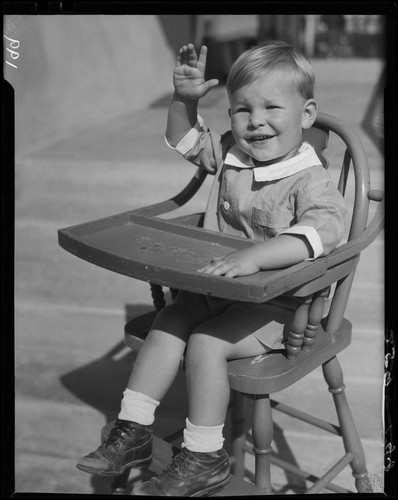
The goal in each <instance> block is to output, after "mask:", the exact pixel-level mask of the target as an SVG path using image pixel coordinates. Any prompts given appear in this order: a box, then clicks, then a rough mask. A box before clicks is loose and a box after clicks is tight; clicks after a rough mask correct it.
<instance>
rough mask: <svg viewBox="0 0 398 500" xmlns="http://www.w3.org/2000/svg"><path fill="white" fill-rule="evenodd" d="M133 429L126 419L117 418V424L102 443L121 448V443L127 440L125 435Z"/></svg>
mask: <svg viewBox="0 0 398 500" xmlns="http://www.w3.org/2000/svg"><path fill="white" fill-rule="evenodd" d="M129 431H131V427H130V422H128V421H126V420H117V421H116V424H115V426H114V427H113V428H112V429H111V431H110V433H109V436H108V437H107V439H106V440H105V441H104V442H103V443H102V444H103V445H105V446H113V447H115V448H119V446H120V444H121V443H124V442H125V441H126V438H125V436H126V435H127V434H128V432H129Z"/></svg>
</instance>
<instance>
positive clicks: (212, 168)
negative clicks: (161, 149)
mask: <svg viewBox="0 0 398 500" xmlns="http://www.w3.org/2000/svg"><path fill="white" fill-rule="evenodd" d="M165 141H166V144H167V146H168V147H170V148H171V149H174V150H175V151H177V152H178V153H179V154H181V155H182V156H183V157H184V158H185V159H186V160H188V161H189V162H191V163H193V164H194V165H196V166H198V167H200V168H203V169H204V170H206V171H207V172H209V173H211V174H214V173H216V172H217V170H219V169H220V168H221V167H222V165H223V163H224V157H225V154H226V151H227V150H228V149H229V148H230V147H231V146H232V144H233V143H234V140H233V137H232V133H231V132H229V131H228V132H226V133H225V134H222V135H221V134H219V133H218V132H215V131H214V130H211V129H209V128H208V127H207V125H206V124H205V123H204V121H203V119H202V117H201V116H200V115H198V118H197V122H196V124H195V126H194V127H193V128H192V129H191V130H190V131H189V132H188V133H187V134H186V135H185V136H184V137H183V138H182V139H181V140H180V142H179V143H178V144H177V145H176V146H175V147H173V146H171V145H170V143H169V142H168V141H167V138H166V137H165Z"/></svg>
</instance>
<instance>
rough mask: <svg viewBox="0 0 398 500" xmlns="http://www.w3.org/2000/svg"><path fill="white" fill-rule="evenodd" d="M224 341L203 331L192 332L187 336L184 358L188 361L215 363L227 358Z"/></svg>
mask: <svg viewBox="0 0 398 500" xmlns="http://www.w3.org/2000/svg"><path fill="white" fill-rule="evenodd" d="M227 357H228V353H227V350H226V348H225V342H223V341H221V340H220V339H218V338H217V337H214V336H212V335H208V334H204V333H193V334H192V335H191V336H190V337H189V341H188V345H187V353H186V359H187V364H189V363H195V364H196V363H202V364H206V363H208V362H212V363H216V362H219V361H223V360H225V359H227Z"/></svg>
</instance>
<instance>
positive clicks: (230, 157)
mask: <svg viewBox="0 0 398 500" xmlns="http://www.w3.org/2000/svg"><path fill="white" fill-rule="evenodd" d="M225 163H226V164H227V165H231V166H233V167H238V168H251V169H253V174H254V179H255V180H256V181H258V182H264V181H273V180H276V179H283V178H285V177H289V176H290V175H293V174H295V173H297V172H300V171H301V170H304V169H306V168H308V167H315V166H318V165H320V166H321V165H322V162H321V161H320V159H319V158H318V156H317V154H316V152H315V150H314V148H313V147H312V146H311V145H310V144H308V142H303V144H302V145H301V146H300V149H299V151H298V153H297V155H296V156H293V157H292V158H289V159H287V160H283V161H280V162H278V163H274V164H272V165H269V166H267V167H256V166H255V165H254V163H253V159H252V158H251V157H250V156H249V155H247V154H246V153H244V152H243V151H242V150H241V149H240V148H239V147H238V146H237V145H236V144H234V145H233V146H232V148H231V149H230V150H229V151H228V153H227V155H226V157H225Z"/></svg>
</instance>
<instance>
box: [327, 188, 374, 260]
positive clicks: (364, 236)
mask: <svg viewBox="0 0 398 500" xmlns="http://www.w3.org/2000/svg"><path fill="white" fill-rule="evenodd" d="M372 193H373V192H372ZM380 200H381V201H380V204H379V206H378V207H377V211H376V213H375V215H374V217H373V219H372V220H371V222H370V223H369V224H368V226H367V228H366V229H365V230H364V231H363V232H362V233H361V234H360V235H359V236H358V237H356V238H354V239H353V240H351V241H348V242H347V243H344V245H341V246H339V247H337V248H336V249H335V250H334V251H333V252H331V253H330V254H329V255H328V257H327V259H328V267H333V266H335V265H337V264H339V263H340V262H344V261H345V260H347V259H350V258H351V257H354V256H355V255H358V254H359V253H360V252H361V251H362V250H363V249H365V248H366V247H367V246H369V245H370V244H371V243H372V242H373V241H374V239H375V238H376V236H377V235H378V234H379V233H380V231H381V230H382V229H383V226H384V196H381V198H380Z"/></svg>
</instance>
